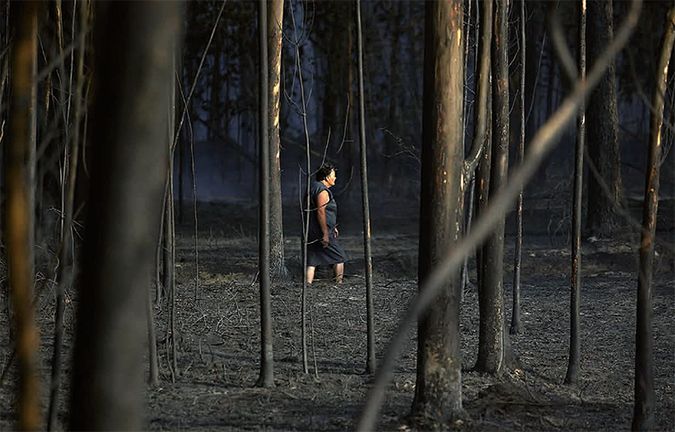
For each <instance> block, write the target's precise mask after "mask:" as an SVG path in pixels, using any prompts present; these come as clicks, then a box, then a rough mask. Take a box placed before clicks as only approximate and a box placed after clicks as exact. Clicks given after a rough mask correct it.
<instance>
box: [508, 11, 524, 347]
mask: <svg viewBox="0 0 675 432" xmlns="http://www.w3.org/2000/svg"><path fill="white" fill-rule="evenodd" d="M525 41H526V39H525V0H520V95H519V96H520V140H519V141H518V162H519V163H522V162H523V159H525V61H526V59H527V57H526V53H527V49H526V48H527V47H526V43H525ZM515 249H516V250H515V252H514V256H513V307H512V309H511V328H510V329H509V332H510V333H511V334H518V333H520V331H521V323H520V265H521V262H522V256H523V191H522V190H521V191H520V193H519V194H518V202H517V203H516V248H515Z"/></svg>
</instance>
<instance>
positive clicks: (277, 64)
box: [267, 0, 288, 278]
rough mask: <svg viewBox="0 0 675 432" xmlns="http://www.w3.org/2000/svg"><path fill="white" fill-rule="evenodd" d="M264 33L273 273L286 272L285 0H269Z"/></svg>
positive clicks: (271, 270)
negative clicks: (281, 122)
mask: <svg viewBox="0 0 675 432" xmlns="http://www.w3.org/2000/svg"><path fill="white" fill-rule="evenodd" d="M267 8H268V11H269V13H268V15H267V19H268V21H267V36H268V40H269V42H268V45H269V63H270V64H269V86H268V103H269V110H268V115H269V120H268V127H269V146H270V150H269V154H270V272H271V274H272V276H273V277H276V278H283V277H286V276H288V269H287V268H286V263H285V260H284V225H283V217H282V216H283V208H282V202H283V200H282V194H281V135H280V132H281V131H280V127H279V114H280V112H281V46H282V42H283V33H282V30H283V27H282V24H283V22H284V0H272V1H270V2H269V3H268V5H267Z"/></svg>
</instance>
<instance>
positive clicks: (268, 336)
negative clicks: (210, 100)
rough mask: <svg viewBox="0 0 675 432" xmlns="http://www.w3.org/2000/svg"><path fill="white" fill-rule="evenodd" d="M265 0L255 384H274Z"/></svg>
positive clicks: (262, 7) (261, 13) (262, 1)
mask: <svg viewBox="0 0 675 432" xmlns="http://www.w3.org/2000/svg"><path fill="white" fill-rule="evenodd" d="M267 30H268V27H267V1H266V0H259V2H258V32H259V37H260V90H259V93H258V96H259V101H258V103H259V109H260V112H259V115H258V120H259V122H260V126H259V128H258V130H259V139H260V142H259V146H260V153H259V158H260V172H259V174H260V181H259V182H258V184H259V185H260V195H259V197H260V219H259V222H258V223H259V231H258V271H259V272H260V278H259V281H260V376H259V377H258V382H257V385H258V386H261V387H273V386H274V355H273V349H272V348H273V347H272V296H271V292H270V151H269V150H270V146H269V129H268V127H269V124H268V121H269V112H268V110H269V102H270V99H269V91H268V88H269V67H268V66H269V63H268V62H269V57H268V50H267V42H268V40H267Z"/></svg>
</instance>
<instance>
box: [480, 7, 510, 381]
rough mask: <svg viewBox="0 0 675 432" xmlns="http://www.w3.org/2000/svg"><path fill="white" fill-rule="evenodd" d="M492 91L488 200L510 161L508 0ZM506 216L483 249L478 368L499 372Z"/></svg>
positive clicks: (500, 17) (501, 16)
mask: <svg viewBox="0 0 675 432" xmlns="http://www.w3.org/2000/svg"><path fill="white" fill-rule="evenodd" d="M495 5H496V6H497V7H496V13H495V19H494V32H493V33H494V37H493V44H492V58H493V62H492V65H493V68H492V70H493V83H492V84H493V95H492V106H493V108H492V111H493V119H492V120H493V123H492V134H493V135H492V164H491V172H490V191H489V200H492V199H493V198H494V197H496V196H497V195H498V194H499V193H500V192H501V190H502V188H503V187H504V184H505V182H506V175H507V171H508V163H509V73H508V65H509V63H508V56H507V45H508V28H507V18H508V17H507V10H508V2H507V0H499V1H497V2H496V3H495ZM504 225H505V223H504V218H503V217H502V218H501V219H500V221H499V222H498V223H497V224H495V228H494V231H493V233H492V235H490V237H488V239H487V242H486V244H485V248H484V249H483V254H482V257H481V258H482V260H483V263H484V266H485V267H484V270H483V274H482V281H481V289H480V291H479V296H478V301H479V313H480V329H479V342H478V359H477V362H476V369H477V370H478V371H481V372H488V373H492V374H499V373H501V372H502V371H503V369H504V367H505V361H506V352H507V340H506V339H507V337H508V333H507V332H506V331H505V322H504V319H505V316H504V282H503V277H504Z"/></svg>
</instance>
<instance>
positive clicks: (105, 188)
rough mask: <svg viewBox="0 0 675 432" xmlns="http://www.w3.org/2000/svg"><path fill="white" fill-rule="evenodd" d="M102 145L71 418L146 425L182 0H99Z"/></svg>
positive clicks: (111, 425)
mask: <svg viewBox="0 0 675 432" xmlns="http://www.w3.org/2000/svg"><path fill="white" fill-rule="evenodd" d="M95 6H96V7H97V9H98V10H97V11H96V12H97V13H96V16H97V18H98V20H97V29H98V30H99V32H98V34H97V38H96V43H97V44H96V51H95V52H96V55H97V56H96V67H95V70H96V74H97V77H98V79H97V89H96V92H95V95H96V96H95V98H96V100H95V102H94V109H93V114H92V115H93V118H94V122H95V127H93V128H92V133H93V137H92V138H93V139H92V140H93V141H94V142H96V143H97V144H98V145H97V146H96V148H95V151H96V154H95V156H94V157H95V159H94V165H93V167H92V175H93V177H92V184H91V190H90V199H89V209H88V215H87V225H86V226H87V232H86V240H85V245H84V251H83V259H84V261H83V266H82V268H83V274H82V285H81V289H80V302H79V305H78V320H77V323H78V324H77V330H76V339H75V348H74V350H75V353H74V365H73V385H72V401H71V407H70V412H71V422H70V428H71V429H75V430H83V429H87V430H92V429H140V428H142V425H143V423H142V417H143V411H144V409H143V406H144V397H143V388H144V384H143V369H144V368H143V345H144V344H143V342H144V341H145V335H144V333H145V332H144V330H145V328H146V317H145V307H144V303H145V298H144V297H145V296H146V290H147V287H148V284H149V283H150V275H151V271H152V257H153V253H152V251H153V246H154V239H155V238H156V235H157V232H156V227H157V226H158V221H159V219H160V214H161V204H162V191H163V190H164V182H165V176H166V166H167V158H168V148H167V146H166V140H165V139H166V128H167V115H166V112H167V109H168V107H167V105H168V103H169V100H168V98H167V97H166V95H167V94H168V93H169V91H170V86H171V83H170V82H169V80H168V77H169V76H170V75H169V74H170V70H171V57H172V56H171V52H172V49H173V46H174V45H173V42H174V38H176V40H178V38H177V37H176V36H177V33H178V29H179V27H180V16H179V7H180V6H179V4H178V3H173V2H166V3H162V2H147V3H133V2H132V3H121V2H109V3H102V2H101V3H96V4H95Z"/></svg>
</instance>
